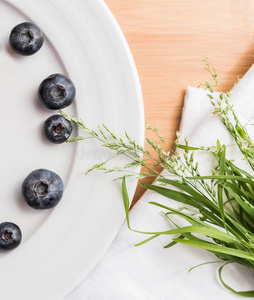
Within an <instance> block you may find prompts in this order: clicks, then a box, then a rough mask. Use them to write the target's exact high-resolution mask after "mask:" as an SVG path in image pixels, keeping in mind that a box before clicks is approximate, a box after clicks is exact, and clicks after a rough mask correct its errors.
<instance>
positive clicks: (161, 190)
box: [141, 183, 202, 208]
mask: <svg viewBox="0 0 254 300" xmlns="http://www.w3.org/2000/svg"><path fill="white" fill-rule="evenodd" d="M141 185H142V186H143V187H145V188H147V189H149V190H152V191H154V192H156V193H158V194H161V195H163V196H165V197H167V198H170V199H172V200H175V201H178V202H181V203H184V204H188V205H191V206H193V207H196V208H200V207H202V204H201V203H200V201H197V199H196V198H195V197H193V196H190V195H187V194H185V193H182V192H179V191H175V190H172V189H169V188H165V187H162V186H157V185H153V184H147V183H142V184H141Z"/></svg>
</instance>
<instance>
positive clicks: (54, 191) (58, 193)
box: [22, 169, 63, 209]
mask: <svg viewBox="0 0 254 300" xmlns="http://www.w3.org/2000/svg"><path fill="white" fill-rule="evenodd" d="M22 195H23V197H24V200H25V201H26V203H27V204H28V205H29V206H31V207H32V208H35V209H47V208H52V207H54V206H56V205H57V204H58V203H59V201H60V200H61V198H62V195H63V181H62V179H61V178H60V177H59V176H58V175H57V174H56V173H54V172H52V171H50V170H47V169H37V170H34V171H32V172H31V173H30V174H29V175H28V176H27V177H26V179H25V180H24V182H23V184H22Z"/></svg>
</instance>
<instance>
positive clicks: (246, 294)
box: [218, 263, 254, 297]
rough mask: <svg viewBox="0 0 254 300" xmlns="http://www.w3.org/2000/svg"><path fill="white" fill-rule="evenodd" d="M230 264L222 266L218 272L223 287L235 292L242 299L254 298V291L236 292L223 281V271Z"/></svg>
mask: <svg viewBox="0 0 254 300" xmlns="http://www.w3.org/2000/svg"><path fill="white" fill-rule="evenodd" d="M227 264H228V263H225V264H224V265H223V266H221V267H220V268H219V270H218V273H219V278H220V281H221V283H222V284H223V286H224V287H225V288H226V289H228V290H229V291H230V292H233V293H235V294H237V295H239V296H242V297H254V290H252V291H242V292H241V291H240V292H238V291H236V290H234V289H233V288H232V287H230V286H229V285H228V284H226V283H225V281H224V280H223V279H222V270H223V268H224V267H225V265H227Z"/></svg>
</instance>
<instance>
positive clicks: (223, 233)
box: [61, 59, 254, 297]
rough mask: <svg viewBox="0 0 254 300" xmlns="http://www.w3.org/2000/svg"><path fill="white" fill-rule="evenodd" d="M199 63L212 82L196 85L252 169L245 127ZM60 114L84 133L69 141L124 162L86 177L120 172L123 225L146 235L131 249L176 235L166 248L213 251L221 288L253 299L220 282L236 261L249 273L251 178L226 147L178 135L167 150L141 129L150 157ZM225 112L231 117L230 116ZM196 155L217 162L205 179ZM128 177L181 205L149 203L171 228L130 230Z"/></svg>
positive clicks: (253, 211) (253, 240)
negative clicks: (89, 143) (91, 144)
mask: <svg viewBox="0 0 254 300" xmlns="http://www.w3.org/2000/svg"><path fill="white" fill-rule="evenodd" d="M204 63H205V69H206V70H207V71H208V72H209V74H210V75H211V77H212V79H213V84H210V83H209V82H208V81H206V82H205V83H204V84H200V86H199V87H202V88H204V89H205V90H207V91H208V97H209V98H210V101H211V104H212V105H213V106H214V114H216V115H218V116H219V117H220V119H221V120H222V122H223V124H224V125H225V126H226V128H227V130H228V131H229V133H230V134H231V135H232V136H233V138H234V140H235V142H236V145H237V146H238V148H239V149H240V151H241V152H242V154H243V155H244V157H245V159H246V160H247V162H248V164H249V165H250V167H251V168H252V170H254V144H253V142H252V140H251V138H250V136H249V135H248V133H247V130H246V128H245V127H244V126H243V125H242V124H241V123H240V122H239V120H238V118H237V116H236V113H235V111H234V108H233V106H232V105H230V93H228V92H227V93H223V92H222V91H221V89H220V86H219V83H218V73H217V71H216V69H215V68H214V67H212V66H211V64H210V62H209V61H208V60H207V59H205V60H204ZM214 90H217V91H219V99H216V97H215V92H214ZM61 114H62V115H63V116H64V117H65V118H66V119H68V120H69V121H71V122H72V123H74V124H76V125H77V126H78V127H79V128H81V129H82V131H83V132H84V133H85V135H84V136H82V137H81V136H78V137H75V138H72V139H70V140H68V142H74V141H81V140H84V139H87V138H94V139H96V140H98V141H99V142H100V143H101V145H102V146H103V147H106V148H109V149H110V150H112V151H114V153H115V154H114V156H113V157H112V159H113V158H114V157H116V156H125V157H127V158H128V159H129V162H128V163H127V164H126V165H125V166H124V167H123V168H119V167H117V166H116V167H107V163H108V160H107V161H103V162H101V163H98V164H96V165H94V166H93V167H92V168H91V169H89V170H88V171H87V173H89V172H90V171H92V170H102V171H104V172H105V173H112V172H117V173H119V174H121V176H118V177H117V178H116V179H120V180H122V195H123V200H124V207H125V212H126V218H127V224H128V227H129V228H130V229H131V230H133V231H135V232H139V233H142V234H145V235H148V236H149V237H148V238H147V239H145V240H144V241H142V242H140V243H139V244H137V245H136V246H138V245H142V244H144V243H146V242H149V241H151V240H152V239H154V238H156V237H158V236H160V235H178V237H176V238H172V239H171V241H170V243H168V244H167V245H166V246H165V248H169V247H172V246H174V245H175V244H177V243H181V244H186V245H189V246H194V247H198V248H202V249H205V250H207V251H209V252H211V253H213V254H214V255H215V256H216V257H217V258H219V259H220V261H222V262H224V264H222V266H221V267H219V270H218V272H219V278H220V280H221V283H222V284H223V285H224V287H225V288H227V289H228V290H230V291H231V292H233V293H236V294H238V295H241V296H244V297H254V291H236V290H234V289H233V288H232V287H230V286H229V285H227V284H226V283H225V282H224V280H223V279H222V269H223V267H224V266H225V265H226V264H228V263H238V264H241V265H243V266H245V267H247V268H249V269H251V270H252V269H254V192H253V191H254V177H253V175H252V174H250V173H248V172H246V171H245V170H242V169H241V168H239V167H238V166H236V165H235V164H234V163H233V162H232V161H230V160H228V159H227V155H226V153H227V145H221V144H220V142H219V141H217V145H216V146H211V147H203V146H200V147H191V146H190V145H189V143H188V140H187V138H186V139H185V143H184V144H180V143H179V133H176V140H175V143H174V147H173V149H170V148H169V147H168V146H167V144H166V142H165V140H164V138H163V136H161V135H160V134H159V132H158V126H150V125H146V130H149V131H152V132H153V133H154V135H155V138H156V140H152V139H151V138H148V137H146V142H147V143H148V144H149V145H150V146H151V148H152V149H153V153H155V155H154V154H152V153H151V152H150V151H149V150H147V149H144V148H143V147H142V146H140V145H138V144H137V143H136V142H135V140H133V139H131V137H130V136H129V135H128V133H127V132H125V139H123V138H120V137H117V136H116V135H115V134H114V133H113V132H111V131H110V130H109V129H108V128H107V127H106V126H105V125H102V126H98V131H97V132H96V131H94V130H91V129H89V128H87V127H86V125H85V123H84V122H83V121H82V120H81V119H80V120H78V119H77V118H75V117H70V116H69V115H67V114H66V113H64V112H63V111H61ZM230 114H231V116H232V117H233V118H230ZM231 120H233V121H231ZM163 148H166V149H167V150H166V151H165V150H163ZM179 149H181V150H179ZM179 151H181V152H182V153H181V154H180V153H179ZM196 151H206V152H209V153H211V154H212V155H213V156H214V157H215V158H216V160H217V167H216V168H215V169H214V170H211V175H210V176H201V175H200V173H199V168H198V162H196V163H195V162H194V155H195V152H196ZM151 161H152V162H153V164H151ZM136 166H142V167H143V169H146V170H145V171H143V172H141V173H136V172H134V171H133V167H136ZM157 166H160V167H162V168H163V169H165V170H167V174H166V173H165V172H163V173H159V172H158V171H156V170H157V169H156V168H157ZM122 174H123V175H122ZM127 176H136V177H137V178H139V179H143V178H147V177H154V178H155V181H154V184H147V183H140V184H141V185H142V186H143V187H144V188H146V189H149V190H153V191H154V192H156V193H159V194H161V195H163V196H165V197H167V198H169V199H172V200H175V201H177V202H179V203H181V207H179V208H173V207H170V206H165V205H162V204H160V203H157V202H149V203H150V204H151V205H155V206H158V207H160V208H162V209H163V214H164V216H165V217H166V218H167V219H168V220H169V221H170V223H171V228H172V226H173V227H174V228H173V229H169V230H167V231H161V232H143V231H137V230H134V229H132V228H131V227H130V222H129V207H130V202H129V197H128V192H127V187H126V177H127ZM172 216H178V217H180V218H182V219H184V220H185V221H186V222H187V223H188V225H187V226H179V225H178V224H177V223H176V222H175V221H174V220H173V218H172ZM215 262H218V261H217V260H216V261H215Z"/></svg>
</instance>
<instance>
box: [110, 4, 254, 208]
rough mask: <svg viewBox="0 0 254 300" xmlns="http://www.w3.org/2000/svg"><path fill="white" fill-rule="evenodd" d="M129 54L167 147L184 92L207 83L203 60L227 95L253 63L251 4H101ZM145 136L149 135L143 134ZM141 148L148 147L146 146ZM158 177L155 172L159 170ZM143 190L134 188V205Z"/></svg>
mask: <svg viewBox="0 0 254 300" xmlns="http://www.w3.org/2000/svg"><path fill="white" fill-rule="evenodd" d="M105 2H106V4H107V5H108V7H109V8H110V10H111V11H112V13H113V14H114V16H115V18H116V19H117V21H118V23H119V25H120V27H121V29H122V31H123V32H124V35H125V37H126V39H127V42H128V44H129V46H130V49H131V51H132V54H133V57H134V60H135V62H136V65H137V69H138V73H139V76H140V81H141V86H142V91H143V97H144V106H145V119H146V121H147V122H148V123H149V124H151V125H155V124H158V126H159V132H160V134H162V135H163V136H164V138H165V140H166V142H167V143H168V144H169V145H170V146H172V145H173V142H174V139H175V132H176V130H177V129H178V126H179V123H180V119H181V109H182V105H183V99H184V94H185V90H186V87H187V86H188V85H192V86H198V84H199V82H200V81H202V82H203V81H204V80H206V79H209V80H210V78H209V76H208V74H207V72H206V71H204V69H203V68H204V63H203V62H202V59H204V58H205V57H208V58H209V60H210V61H211V62H212V64H213V65H214V66H215V67H216V69H217V70H218V73H219V78H220V86H221V88H222V90H223V91H228V90H230V88H231V87H232V85H233V84H234V82H235V81H236V79H237V76H239V77H242V76H243V75H244V74H245V72H246V71H247V70H248V69H249V67H250V66H251V65H252V63H253V60H254V1H251V0H249V1H248V0H241V1H239V0H223V1H221V0H214V1H210V0H105ZM147 134H148V136H150V133H148V132H147ZM146 147H148V146H147V145H146ZM158 171H160V169H158ZM143 192H144V190H143V189H142V188H141V187H140V186H139V187H138V188H137V191H136V194H135V197H134V200H133V201H134V202H133V203H135V202H136V201H137V200H138V199H139V198H140V197H141V195H142V194H143Z"/></svg>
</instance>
